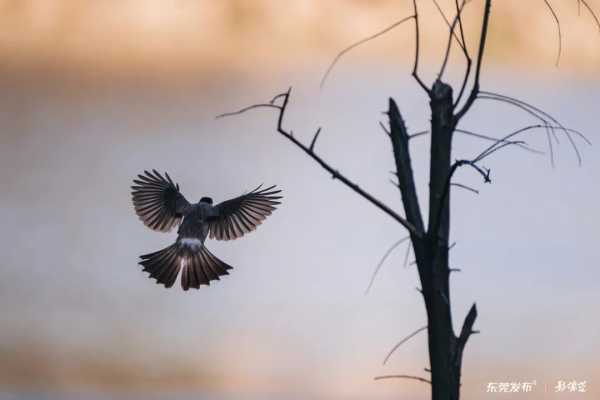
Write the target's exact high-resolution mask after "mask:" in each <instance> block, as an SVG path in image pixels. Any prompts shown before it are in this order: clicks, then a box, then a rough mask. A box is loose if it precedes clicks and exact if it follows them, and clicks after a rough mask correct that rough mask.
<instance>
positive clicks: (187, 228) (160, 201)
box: [131, 170, 281, 290]
mask: <svg viewBox="0 0 600 400" xmlns="http://www.w3.org/2000/svg"><path fill="white" fill-rule="evenodd" d="M165 176H166V178H164V177H163V176H162V175H161V174H159V173H158V172H157V171H156V170H152V172H149V171H144V174H142V175H138V178H137V179H134V180H133V182H134V184H135V185H134V186H132V187H131V188H132V190H133V191H132V193H131V194H132V200H133V205H134V208H135V212H136V214H137V215H138V217H139V218H140V219H141V220H142V222H143V223H144V225H146V226H147V227H149V228H150V229H153V230H156V231H160V232H168V231H170V230H171V229H173V228H174V227H175V226H177V225H179V228H178V229H177V234H178V236H177V240H176V242H175V243H174V244H172V245H171V246H168V247H166V248H164V249H162V250H159V251H157V252H154V253H150V254H145V255H142V256H141V259H142V260H141V261H140V264H141V265H142V266H143V267H144V271H147V272H149V273H150V277H151V278H154V279H156V281H157V283H161V284H163V285H165V287H171V286H173V284H174V283H175V281H176V280H177V276H178V274H179V271H181V286H182V287H183V289H184V290H188V289H189V288H195V289H198V288H199V287H200V285H203V284H205V285H208V284H209V283H210V281H212V280H218V279H219V277H220V276H223V275H228V272H227V271H228V270H230V269H232V267H231V266H230V265H228V264H226V263H224V262H223V261H221V260H219V259H218V258H217V257H215V256H214V255H213V254H212V253H211V252H210V251H208V249H207V248H206V247H205V245H204V241H205V240H206V237H207V236H209V235H210V238H211V239H212V238H214V239H217V240H232V239H237V238H239V237H241V236H243V235H244V234H246V233H248V232H251V231H253V230H254V229H256V227H257V226H258V225H260V224H261V223H262V221H264V219H265V218H266V217H267V216H269V215H270V214H271V213H272V212H273V211H274V210H275V208H276V207H275V206H276V205H278V204H280V202H279V201H278V200H279V199H281V196H277V194H279V193H280V192H281V190H278V189H275V186H271V187H268V188H266V189H262V190H261V187H262V185H261V186H259V187H257V188H256V189H254V190H253V191H251V192H250V193H247V194H244V195H242V196H239V197H236V198H233V199H231V200H227V201H224V202H222V203H220V204H217V205H216V206H213V205H212V199H211V198H210V197H202V198H201V199H200V201H199V202H198V203H196V204H190V203H189V202H188V201H187V200H186V199H185V197H184V196H183V195H182V194H181V193H180V192H179V185H178V184H176V183H174V182H173V180H171V178H170V177H169V175H168V174H167V173H165Z"/></svg>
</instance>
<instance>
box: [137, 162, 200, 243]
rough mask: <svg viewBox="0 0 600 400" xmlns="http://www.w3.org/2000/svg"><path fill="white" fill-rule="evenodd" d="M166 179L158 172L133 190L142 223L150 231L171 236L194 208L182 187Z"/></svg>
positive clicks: (146, 175) (144, 177)
mask: <svg viewBox="0 0 600 400" xmlns="http://www.w3.org/2000/svg"><path fill="white" fill-rule="evenodd" d="M165 175H166V177H167V179H165V178H164V177H163V176H162V175H161V174H160V173H158V171H156V170H155V169H153V170H152V172H149V171H144V174H140V175H138V176H137V179H134V180H133V183H134V184H135V185H133V186H131V189H132V192H131V196H132V200H133V207H134V208H135V213H136V214H137V216H138V217H139V218H140V220H141V221H142V222H143V223H144V225H146V226H147V227H148V228H150V229H153V230H155V231H159V232H168V231H170V230H171V229H173V228H174V227H175V226H177V225H179V223H180V222H181V218H182V217H183V216H184V215H185V213H186V212H187V211H188V210H189V208H190V203H189V202H188V201H187V200H186V199H185V197H183V195H182V194H181V193H180V192H179V185H178V184H176V183H174V182H173V180H172V179H171V177H170V176H169V175H168V174H167V173H165Z"/></svg>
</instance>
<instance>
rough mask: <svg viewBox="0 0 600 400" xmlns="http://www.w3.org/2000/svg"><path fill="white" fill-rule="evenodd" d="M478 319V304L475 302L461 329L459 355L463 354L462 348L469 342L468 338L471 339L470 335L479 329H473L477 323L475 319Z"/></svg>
mask: <svg viewBox="0 0 600 400" xmlns="http://www.w3.org/2000/svg"><path fill="white" fill-rule="evenodd" d="M476 319H477V305H476V304H475V303H473V305H472V306H471V309H470V310H469V312H468V313H467V316H466V318H465V321H464V322H463V326H462V329H461V331H460V335H459V336H458V341H457V348H458V353H459V356H462V350H463V349H464V347H465V345H466V344H467V340H469V336H471V335H472V334H473V333H476V332H477V331H474V330H473V324H475V320H476Z"/></svg>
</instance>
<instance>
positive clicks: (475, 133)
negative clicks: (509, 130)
mask: <svg viewBox="0 0 600 400" xmlns="http://www.w3.org/2000/svg"><path fill="white" fill-rule="evenodd" d="M454 131H455V132H459V133H462V134H465V135H468V136H473V137H476V138H479V139H483V140H489V141H492V142H500V143H507V142H508V143H510V144H513V145H515V146H517V147H519V148H521V149H523V150H526V151H529V152H531V153H535V154H541V155H543V154H546V153H544V152H543V151H540V150H537V149H534V148H531V147H529V146H528V145H527V144H526V143H525V142H522V141H506V140H503V139H499V138H495V137H492V136H487V135H482V134H480V133H477V132H473V131H468V130H466V129H460V128H455V129H454Z"/></svg>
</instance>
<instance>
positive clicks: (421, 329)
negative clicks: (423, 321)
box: [383, 325, 427, 365]
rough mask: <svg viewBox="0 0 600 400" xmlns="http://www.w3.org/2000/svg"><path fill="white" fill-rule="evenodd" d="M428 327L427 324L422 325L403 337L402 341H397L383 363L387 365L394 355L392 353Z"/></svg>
mask: <svg viewBox="0 0 600 400" xmlns="http://www.w3.org/2000/svg"><path fill="white" fill-rule="evenodd" d="M426 329H427V325H425V326H422V327H420V328H419V329H417V330H416V331H414V332H412V333H411V334H409V335H408V336H406V337H405V338H403V339H402V340H401V341H399V342H398V343H396V345H395V346H394V347H392V349H391V350H390V352H389V353H388V354H387V356H385V358H384V359H383V365H385V364H386V363H387V362H388V360H389V359H390V357H391V356H392V354H394V352H395V351H396V350H398V348H400V346H402V345H403V344H404V343H406V342H407V341H409V340H410V339H411V338H413V337H414V336H416V335H417V334H418V333H419V332H423V331H424V330H426Z"/></svg>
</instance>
